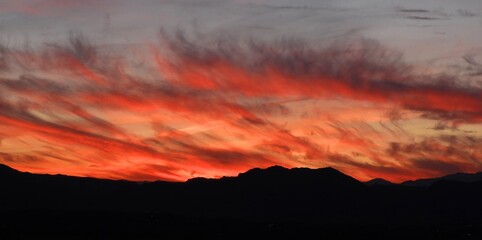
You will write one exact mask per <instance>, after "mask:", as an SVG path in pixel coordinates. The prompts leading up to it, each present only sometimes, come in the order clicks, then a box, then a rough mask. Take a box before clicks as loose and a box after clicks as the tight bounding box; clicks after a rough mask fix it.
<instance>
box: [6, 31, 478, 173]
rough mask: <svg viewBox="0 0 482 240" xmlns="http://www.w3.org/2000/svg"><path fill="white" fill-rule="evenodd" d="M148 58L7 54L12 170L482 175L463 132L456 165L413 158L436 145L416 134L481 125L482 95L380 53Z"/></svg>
mask: <svg viewBox="0 0 482 240" xmlns="http://www.w3.org/2000/svg"><path fill="white" fill-rule="evenodd" d="M142 49H143V51H141V53H140V54H137V55H135V56H133V54H132V53H133V52H134V49H133V48H131V47H127V48H119V47H115V46H106V45H101V46H96V45H93V44H89V43H88V41H86V40H85V39H83V38H79V37H72V38H71V39H70V40H69V42H68V43H60V44H48V45H45V46H44V47H42V48H35V49H19V48H9V47H5V46H4V47H3V48H2V54H1V55H0V56H1V59H0V63H2V66H3V67H2V69H1V70H0V71H2V75H1V77H0V93H1V98H0V106H1V108H0V119H1V124H0V134H1V135H2V136H4V137H3V139H4V140H3V141H2V145H0V150H1V151H2V152H3V153H2V154H3V155H2V156H3V157H2V156H0V158H1V159H2V162H7V161H8V163H9V164H11V165H12V166H14V167H17V168H20V169H24V170H32V171H37V172H56V170H59V169H61V170H59V171H62V173H65V174H73V175H88V176H96V177H108V178H129V179H133V180H154V179H167V180H185V179H187V178H191V177H196V176H207V177H220V176H223V175H234V174H237V173H238V172H240V171H244V170H247V169H249V168H252V167H267V166H270V165H274V164H280V165H284V166H288V167H294V166H309V167H323V166H334V167H336V168H340V169H341V170H343V171H346V172H349V173H351V174H353V175H354V176H356V177H359V178H361V179H367V178H370V177H376V176H384V177H386V178H388V179H390V180H397V181H401V180H406V179H409V178H414V177H423V176H431V175H436V174H440V173H448V172H451V171H455V170H464V171H476V170H480V164H479V162H480V160H481V157H480V153H478V152H477V151H478V150H477V149H478V148H480V146H479V145H480V141H477V140H476V141H475V143H471V142H470V141H468V140H467V141H466V140H463V141H462V140H461V139H478V137H472V138H470V136H459V135H456V134H455V133H453V135H454V137H455V138H457V139H459V140H460V141H456V142H457V146H456V148H457V149H458V150H457V151H455V150H450V151H451V152H450V154H448V152H447V151H449V150H448V149H455V145H454V144H455V143H453V142H447V141H444V140H443V138H436V140H435V141H436V142H437V144H438V145H439V148H440V149H442V148H443V149H446V151H445V150H444V151H445V152H447V154H446V155H447V156H448V157H445V158H442V156H441V155H440V151H431V150H430V149H429V148H423V149H422V148H420V149H418V151H413V152H410V151H409V149H412V148H416V146H423V143H424V141H428V140H422V141H421V142H420V140H414V139H415V137H417V138H423V139H432V138H433V137H434V136H432V135H430V134H426V135H421V136H414V135H413V133H411V132H410V128H414V127H417V126H413V123H412V122H415V121H419V120H424V121H429V122H433V121H434V120H440V118H442V117H443V116H451V117H450V118H447V119H446V120H447V121H454V122H456V124H457V125H458V126H464V125H474V124H475V125H478V124H480V122H481V121H482V106H481V105H480V102H482V97H481V96H482V94H481V92H482V90H481V89H480V88H474V87H473V86H469V85H467V84H465V82H464V81H461V78H460V76H458V75H454V74H452V75H451V74H449V73H445V74H427V73H421V72H418V71H417V70H416V69H415V68H414V67H413V66H411V65H410V64H408V63H406V62H404V61H403V58H402V57H401V55H400V54H399V53H397V52H395V51H390V50H388V49H387V48H385V47H384V46H382V45H381V44H379V43H378V42H376V41H372V40H367V39H359V38H358V39H345V40H342V41H337V42H331V43H323V44H313V43H309V42H306V41H303V40H292V39H287V40H279V41H262V40H257V39H254V38H250V39H244V40H242V39H231V38H219V37H209V36H195V37H189V36H188V35H187V34H183V33H182V32H180V31H178V32H173V33H168V32H163V33H162V34H161V36H160V44H152V45H150V46H144V47H142ZM139 59H140V60H139ZM300 99H301V100H300ZM394 109H395V110H394ZM396 109H398V111H396ZM387 111H391V112H392V113H395V112H396V113H397V114H395V115H394V114H388V115H387ZM400 111H404V112H406V114H407V116H406V117H404V118H402V117H401V115H400ZM432 134H434V133H432ZM457 134H463V133H457ZM477 134H479V133H477ZM389 142H394V143H392V144H391V145H389V144H387V143H389ZM410 144H412V145H413V146H414V147H410V146H412V145H410ZM32 148H35V149H40V150H36V151H32V150H30V149H32ZM386 149H390V150H386ZM440 149H439V150H440ZM442 152H443V151H442ZM21 156H31V157H28V158H25V159H26V160H28V159H30V158H31V159H34V158H35V159H41V161H28V163H26V162H25V161H18V159H19V157H21ZM61 158H66V159H68V160H69V161H63V160H62V159H61ZM437 161H438V162H437ZM431 166H432V167H431ZM447 166H450V167H447Z"/></svg>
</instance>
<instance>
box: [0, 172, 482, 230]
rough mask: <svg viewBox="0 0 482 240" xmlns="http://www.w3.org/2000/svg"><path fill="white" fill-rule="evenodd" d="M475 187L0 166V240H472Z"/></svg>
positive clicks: (458, 179)
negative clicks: (116, 175) (117, 176)
mask: <svg viewBox="0 0 482 240" xmlns="http://www.w3.org/2000/svg"><path fill="white" fill-rule="evenodd" d="M481 177H482V174H480V173H478V174H456V175H450V176H446V177H442V178H437V179H425V180H418V181H411V182H406V183H403V184H391V183H389V182H386V181H383V180H380V179H378V180H374V181H372V182H369V183H362V182H359V181H357V180H356V179H353V178H351V177H349V176H347V175H344V174H343V173H341V172H339V171H337V170H335V169H332V168H324V169H316V170H314V169H303V168H298V169H285V168H282V167H271V168H268V169H252V170H250V171H248V172H246V173H243V174H240V175H239V176H238V177H225V178H222V179H216V180H213V179H200V178H199V179H192V180H189V181H187V182H185V183H169V182H149V183H136V182H128V181H111V180H101V179H92V178H78V177H68V176H62V175H39V174H30V173H23V172H18V171H16V170H14V169H11V168H8V167H7V166H4V165H0V239H38V238H41V237H47V239H185V238H201V239H205V238H209V239H252V238H259V237H262V238H263V237H265V238H268V237H270V238H272V237H276V238H279V239H407V238H414V237H416V238H417V239H482V180H481Z"/></svg>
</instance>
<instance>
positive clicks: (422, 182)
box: [402, 172, 482, 187]
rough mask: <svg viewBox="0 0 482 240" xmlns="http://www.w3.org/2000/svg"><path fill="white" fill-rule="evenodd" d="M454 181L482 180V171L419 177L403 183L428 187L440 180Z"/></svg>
mask: <svg viewBox="0 0 482 240" xmlns="http://www.w3.org/2000/svg"><path fill="white" fill-rule="evenodd" d="M442 180H445V181H454V182H465V183H472V182H478V181H482V172H478V173H455V174H451V175H447V176H443V177H439V178H427V179H418V180H414V181H406V182H403V183H402V185H405V186H413V187H428V186H431V185H432V184H434V183H436V182H438V181H442Z"/></svg>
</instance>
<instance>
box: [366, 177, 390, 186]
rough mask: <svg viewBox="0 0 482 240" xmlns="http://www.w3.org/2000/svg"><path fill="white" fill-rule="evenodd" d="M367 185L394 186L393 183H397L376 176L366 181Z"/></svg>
mask: <svg viewBox="0 0 482 240" xmlns="http://www.w3.org/2000/svg"><path fill="white" fill-rule="evenodd" d="M365 185H367V186H393V185H395V183H392V182H390V181H387V180H385V179H383V178H374V179H372V180H370V181H367V182H365Z"/></svg>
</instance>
